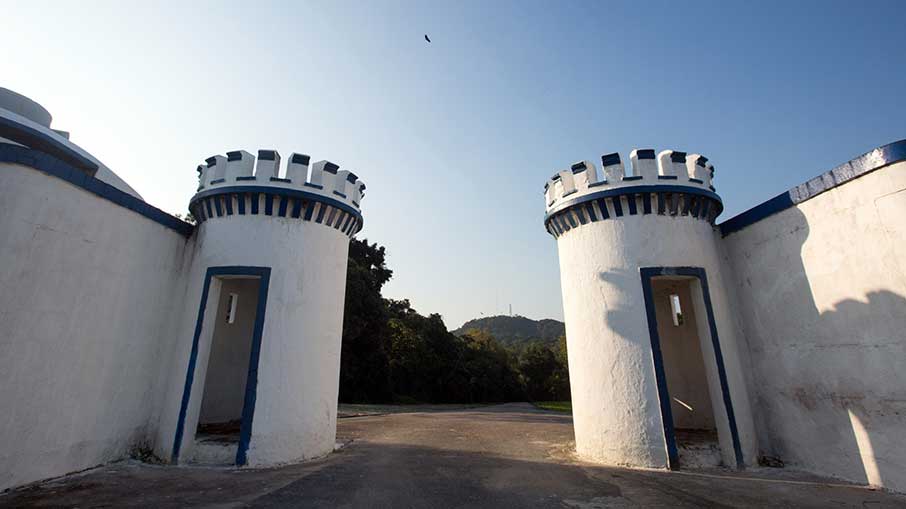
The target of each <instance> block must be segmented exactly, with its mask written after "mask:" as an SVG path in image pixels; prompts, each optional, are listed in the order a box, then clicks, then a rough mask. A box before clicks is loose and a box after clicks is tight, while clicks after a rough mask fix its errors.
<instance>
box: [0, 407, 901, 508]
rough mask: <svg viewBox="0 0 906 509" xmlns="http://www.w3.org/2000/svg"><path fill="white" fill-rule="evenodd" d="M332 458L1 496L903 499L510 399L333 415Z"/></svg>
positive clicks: (104, 476)
mask: <svg viewBox="0 0 906 509" xmlns="http://www.w3.org/2000/svg"><path fill="white" fill-rule="evenodd" d="M337 433H338V439H339V440H344V441H348V440H352V442H350V443H349V444H348V445H347V446H346V447H345V448H343V449H342V450H340V451H339V452H337V453H334V454H332V455H331V456H329V457H328V458H325V459H322V460H317V461H313V462H309V463H306V464H303V465H293V466H288V467H282V468H277V469H266V470H235V469H211V468H191V467H163V466H151V465H145V464H141V463H138V462H134V461H127V462H120V463H116V464H113V465H109V466H107V467H103V468H100V469H97V470H94V471H91V472H89V473H86V474H81V475H77V476H72V477H69V478H66V479H63V480H60V481H55V482H51V483H46V484H43V485H40V486H38V487H36V488H31V489H26V490H20V491H17V492H12V493H7V494H5V495H2V496H0V506H22V505H33V506H73V507H74V506H78V507H101V506H105V507H109V506H142V507H184V506H206V507H223V508H225V507H248V506H251V507H388V508H391V507H392V508H397V507H426V508H427V507H430V508H440V507H566V508H569V507H574V508H598V507H640V506H644V507H657V506H660V507H702V506H707V507H763V506H767V505H771V506H774V507H777V506H781V507H782V506H788V507H904V508H906V498H904V497H902V496H898V495H892V494H889V493H884V492H879V491H872V490H868V489H865V488H861V487H855V486H844V485H832V484H826V483H824V482H821V481H820V480H816V479H810V478H809V477H807V476H804V475H802V474H796V473H794V472H788V471H785V470H777V469H764V470H761V469H759V470H756V471H754V472H747V473H746V474H745V475H744V476H740V475H738V474H733V473H729V472H721V471H713V472H699V473H668V472H653V471H638V470H626V469H617V468H602V467H597V466H593V465H589V464H584V463H581V462H578V461H576V460H574V459H573V458H572V456H571V454H570V450H571V447H572V438H573V435H572V423H571V419H570V418H569V417H568V416H565V415H562V414H556V413H551V412H544V411H539V410H536V409H534V408H533V407H531V406H530V405H527V404H508V405H499V406H492V407H482V408H473V409H460V410H456V411H449V412H432V413H408V414H393V415H384V416H369V417H358V418H349V419H341V420H340V423H339V425H338V431H337Z"/></svg>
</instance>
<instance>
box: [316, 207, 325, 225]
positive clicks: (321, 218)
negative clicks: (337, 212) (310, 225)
mask: <svg viewBox="0 0 906 509" xmlns="http://www.w3.org/2000/svg"><path fill="white" fill-rule="evenodd" d="M325 212H327V205H325V204H323V203H322V204H321V207H320V208H319V209H318V217H316V218H315V222H316V223H318V224H321V222H323V221H324V213H325Z"/></svg>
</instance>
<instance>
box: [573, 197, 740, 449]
mask: <svg viewBox="0 0 906 509" xmlns="http://www.w3.org/2000/svg"><path fill="white" fill-rule="evenodd" d="M624 208H625V206H624ZM716 235H717V234H716V232H715V231H714V229H713V227H712V226H711V225H710V224H708V223H707V222H706V221H703V220H698V219H694V218H691V217H683V216H676V217H673V216H661V215H656V214H650V215H626V216H623V217H621V218H612V219H607V220H602V221H597V222H592V223H588V224H586V225H582V226H579V227H577V228H573V229H572V230H570V231H568V232H565V233H563V234H562V235H561V236H560V237H559V238H558V241H557V245H558V250H559V255H560V278H561V285H562V291H563V308H564V316H565V320H566V337H567V342H568V351H569V371H570V383H571V388H572V402H573V419H574V426H575V432H576V449H577V451H578V453H579V455H580V456H582V457H584V458H587V459H590V460H593V461H598V462H602V463H606V464H611V465H629V466H640V467H665V466H666V465H667V454H666V449H665V442H664V436H663V424H662V421H661V414H660V407H659V404H658V393H657V387H656V382H655V374H654V366H653V360H652V354H651V343H650V336H649V331H648V323H647V320H646V312H645V303H644V299H643V295H642V285H641V276H640V272H639V268H640V267H678V266H691V267H702V268H704V269H705V271H706V273H707V277H708V283H709V285H710V294H711V299H712V305H713V308H714V314H715V321H716V323H717V328H718V336H719V338H720V343H721V349H722V351H723V357H724V363H725V366H726V370H727V376H728V384H729V387H730V391H731V397H732V400H733V405H734V411H735V414H736V421H737V427H738V430H739V435H740V441H741V444H742V449H743V456H744V458H745V461H746V463H752V462H754V461H755V459H756V444H755V434H754V430H753V425H752V416H751V410H750V406H749V400H748V396H747V388H746V380H745V376H744V374H743V369H742V366H743V364H744V362H745V360H744V359H741V357H740V355H741V353H740V351H739V348H738V347H737V344H738V339H737V338H741V335H740V334H739V333H738V326H737V325H736V324H735V322H734V320H733V319H732V315H731V313H730V310H731V305H730V302H731V299H730V297H729V296H728V295H727V292H726V290H725V283H724V280H723V276H722V274H721V272H722V270H721V261H720V259H719V256H718V253H717V250H716V240H717V239H716ZM703 353H704V355H705V356H706V359H708V358H710V359H714V354H713V351H710V350H709V351H705V352H703ZM708 356H710V357H708ZM706 368H708V370H709V372H708V378H709V381H711V384H710V386H711V387H710V388H711V390H712V401H722V399H721V395H720V392H719V391H720V389H719V382H718V381H717V380H718V379H717V374H716V372H715V370H714V368H713V362H707V361H706ZM715 390H717V391H718V392H717V393H716V394H715V393H714V391H715ZM715 398H716V399H715ZM714 413H715V418H716V419H717V421H718V430H719V431H722V432H720V433H719V434H720V437H721V449H722V451H723V453H724V455H723V456H724V462H725V463H726V464H729V465H733V464H735V460H734V457H733V446H732V443H730V442H729V441H728V439H729V437H730V434H729V428H728V427H727V418H726V413H725V411H724V408H723V407H722V406H721V405H715V409H714Z"/></svg>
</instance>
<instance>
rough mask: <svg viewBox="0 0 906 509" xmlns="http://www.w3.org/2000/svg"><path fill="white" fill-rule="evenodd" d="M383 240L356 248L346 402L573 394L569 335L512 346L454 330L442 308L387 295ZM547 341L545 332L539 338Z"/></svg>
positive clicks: (350, 281)
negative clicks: (428, 309)
mask: <svg viewBox="0 0 906 509" xmlns="http://www.w3.org/2000/svg"><path fill="white" fill-rule="evenodd" d="M392 276H393V272H392V271H391V270H390V269H389V268H388V267H387V265H386V260H385V250H384V248H383V247H382V246H378V245H377V244H376V243H375V244H368V241H367V240H361V241H359V240H353V241H352V243H351V244H350V246H349V269H348V275H347V280H346V308H345V314H344V318H343V350H342V356H341V368H340V401H343V402H347V403H386V402H397V403H415V402H421V403H478V402H500V401H521V400H526V399H528V400H532V401H534V400H566V399H569V377H568V376H567V368H566V339H565V337H562V336H561V337H560V338H559V339H558V340H556V341H554V342H553V343H552V344H546V343H542V342H541V341H531V342H528V343H522V344H520V345H518V347H510V348H508V347H506V346H504V345H503V344H501V343H500V342H498V341H497V340H496V339H495V338H494V336H493V335H491V334H490V333H488V332H487V331H486V330H481V329H469V330H460V331H457V332H458V333H459V334H454V333H452V332H449V331H448V330H447V327H446V325H444V322H443V319H442V318H441V316H440V315H438V314H431V315H428V316H423V315H421V314H419V313H418V312H417V311H416V310H414V309H412V307H411V306H410V305H409V301H407V300H401V301H397V300H392V299H385V298H383V297H382V296H381V288H382V287H383V286H384V284H386V283H387V282H388V281H389V280H390V278H391V277H392ZM539 339H540V338H539Z"/></svg>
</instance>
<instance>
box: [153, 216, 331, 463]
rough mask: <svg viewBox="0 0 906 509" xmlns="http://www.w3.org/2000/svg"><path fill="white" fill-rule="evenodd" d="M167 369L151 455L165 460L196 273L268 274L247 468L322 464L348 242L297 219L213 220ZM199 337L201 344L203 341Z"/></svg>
mask: <svg viewBox="0 0 906 509" xmlns="http://www.w3.org/2000/svg"><path fill="white" fill-rule="evenodd" d="M197 243H198V245H197V252H198V255H197V256H196V257H195V258H194V260H193V261H192V269H191V272H190V276H189V291H188V297H187V302H189V303H190V304H189V305H187V306H186V308H187V310H188V311H187V312H186V313H185V314H184V315H183V318H182V319H181V323H180V329H181V330H182V331H183V332H182V333H181V335H180V338H181V339H180V344H179V347H178V348H177V349H176V351H175V354H174V356H173V358H172V360H171V364H172V365H173V366H176V367H177V369H176V370H175V371H174V376H173V377H172V379H171V383H170V387H169V389H168V393H167V403H166V405H165V408H164V413H163V414H162V419H161V421H160V426H159V433H158V440H157V446H156V450H157V454H158V455H160V456H161V457H164V458H169V457H170V453H171V450H172V445H173V439H174V436H175V430H176V422H177V418H178V414H179V407H180V401H181V398H182V394H183V384H184V382H185V370H186V366H187V365H188V361H189V353H190V349H191V339H192V331H193V330H194V327H195V319H196V313H197V310H198V302H199V301H200V298H201V297H200V296H201V291H202V284H203V281H204V276H205V272H206V271H207V269H208V268H209V267H216V266H226V265H242V266H257V267H270V268H271V276H270V288H269V293H268V299H267V311H266V315H265V322H264V330H263V337H262V341H261V358H260V361H259V371H258V385H257V402H256V406H255V414H254V420H253V426H252V438H251V443H250V446H249V450H248V464H249V465H252V466H254V465H265V464H269V465H273V464H279V463H286V462H292V461H298V460H303V459H309V458H313V457H318V456H323V455H324V454H327V453H329V452H330V451H332V450H333V447H334V443H335V438H336V413H337V396H338V391H339V366H340V339H341V333H342V328H343V304H344V297H345V290H346V264H347V256H348V252H349V238H348V237H347V236H346V235H344V234H342V233H341V232H340V231H338V230H335V229H333V228H330V227H327V226H325V225H322V224H316V223H312V222H306V221H302V220H300V219H298V218H291V217H276V216H264V215H256V216H252V215H242V216H240V215H232V216H224V217H214V218H211V219H208V220H207V221H205V222H204V223H202V224H201V225H200V226H199V228H198V230H197ZM202 337H203V338H204V337H206V335H205V334H204V333H202ZM209 348H210V345H203V344H202V345H200V349H199V353H198V359H199V362H198V364H197V368H196V374H195V380H196V382H195V383H194V384H193V388H192V396H191V399H190V404H189V410H188V413H187V417H186V425H185V434H184V438H183V443H182V446H181V452H180V457H181V458H188V457H191V449H192V446H193V443H192V442H193V435H194V433H193V432H194V429H195V423H196V422H197V419H198V412H199V407H200V404H201V395H202V392H203V384H202V383H200V381H201V380H204V378H205V371H204V370H205V369H206V367H205V364H206V363H205V362H202V359H207V352H208V351H209Z"/></svg>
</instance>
